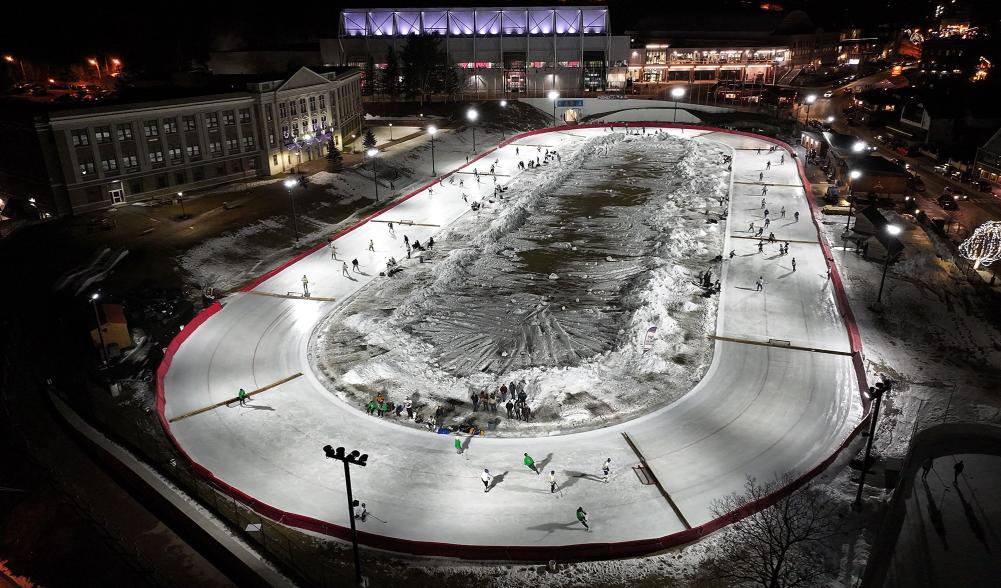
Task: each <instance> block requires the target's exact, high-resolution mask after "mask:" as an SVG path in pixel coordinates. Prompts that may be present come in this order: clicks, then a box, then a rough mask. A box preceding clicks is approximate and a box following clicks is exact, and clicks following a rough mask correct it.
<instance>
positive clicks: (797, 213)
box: [792, 210, 799, 222]
mask: <svg viewBox="0 0 1001 588" xmlns="http://www.w3.org/2000/svg"><path fill="white" fill-rule="evenodd" d="M792 217H793V218H794V219H796V222H799V211H798V210H797V211H796V214H794V215H792Z"/></svg>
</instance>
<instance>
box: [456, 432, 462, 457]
mask: <svg viewBox="0 0 1001 588" xmlns="http://www.w3.org/2000/svg"><path fill="white" fill-rule="evenodd" d="M455 453H456V455H462V439H460V438H459V436H458V435H456V436H455Z"/></svg>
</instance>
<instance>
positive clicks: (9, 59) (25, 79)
mask: <svg viewBox="0 0 1001 588" xmlns="http://www.w3.org/2000/svg"><path fill="white" fill-rule="evenodd" d="M3 59H4V61H6V62H7V63H14V61H15V60H14V56H13V55H4V56H3ZM17 63H18V65H20V66H21V82H22V83H25V84H26V83H28V76H27V75H25V73H24V60H23V59H18V60H17Z"/></svg>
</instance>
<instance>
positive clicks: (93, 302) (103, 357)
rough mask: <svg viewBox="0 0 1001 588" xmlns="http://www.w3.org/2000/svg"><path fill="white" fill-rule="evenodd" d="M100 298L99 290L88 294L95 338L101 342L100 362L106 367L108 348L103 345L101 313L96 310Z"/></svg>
mask: <svg viewBox="0 0 1001 588" xmlns="http://www.w3.org/2000/svg"><path fill="white" fill-rule="evenodd" d="M99 298H101V293H100V292H94V293H93V294H91V295H90V305H91V306H92V307H94V320H95V321H96V322H97V339H98V340H99V341H100V342H101V363H102V364H104V367H108V349H107V348H106V347H105V346H104V332H103V331H102V330H101V326H102V325H101V315H100V314H99V313H98V312H97V301H98V299H99Z"/></svg>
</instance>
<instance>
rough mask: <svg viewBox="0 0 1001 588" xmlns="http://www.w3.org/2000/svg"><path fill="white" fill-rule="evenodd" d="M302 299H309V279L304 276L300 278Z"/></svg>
mask: <svg viewBox="0 0 1001 588" xmlns="http://www.w3.org/2000/svg"><path fill="white" fill-rule="evenodd" d="M302 297H303V298H309V279H308V278H306V275H305V274H303V276H302Z"/></svg>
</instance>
